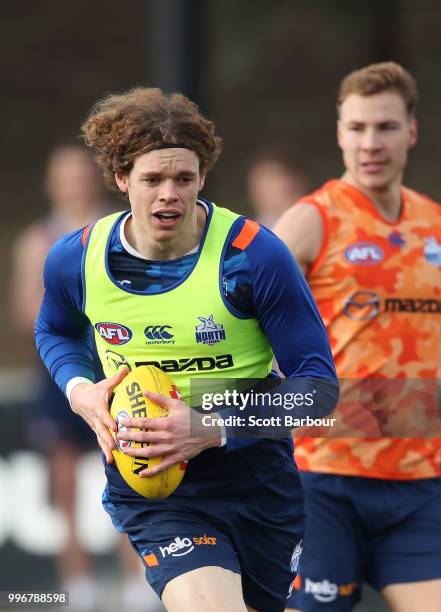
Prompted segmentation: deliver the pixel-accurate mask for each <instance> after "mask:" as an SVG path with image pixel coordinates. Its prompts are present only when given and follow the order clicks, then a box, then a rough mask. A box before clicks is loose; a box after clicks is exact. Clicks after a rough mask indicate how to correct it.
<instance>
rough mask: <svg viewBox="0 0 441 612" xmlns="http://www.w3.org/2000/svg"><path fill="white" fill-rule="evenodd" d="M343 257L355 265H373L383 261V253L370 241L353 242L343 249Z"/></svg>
mask: <svg viewBox="0 0 441 612" xmlns="http://www.w3.org/2000/svg"><path fill="white" fill-rule="evenodd" d="M345 259H346V261H348V262H349V263H351V264H354V265H356V266H373V265H375V264H378V263H380V261H383V259H384V253H383V249H381V248H380V247H379V246H378V245H376V244H373V243H372V242H355V243H354V244H351V246H349V247H348V248H347V249H346V250H345Z"/></svg>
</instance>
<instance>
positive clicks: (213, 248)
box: [84, 205, 273, 405]
mask: <svg viewBox="0 0 441 612" xmlns="http://www.w3.org/2000/svg"><path fill="white" fill-rule="evenodd" d="M120 216H121V213H117V214H114V215H109V216H107V217H104V218H103V219H100V220H99V221H98V222H97V223H96V224H95V225H94V227H93V229H92V231H91V233H90V236H89V240H88V244H87V246H86V253H85V261H84V284H85V287H84V289H85V313H86V316H87V317H88V318H89V320H90V322H91V324H92V325H93V327H94V330H95V340H96V344H97V348H98V354H99V357H100V360H101V363H102V365H103V369H104V373H105V375H106V376H107V377H109V376H112V375H113V374H114V373H115V372H116V371H117V369H118V367H120V366H121V365H122V364H127V365H129V367H134V366H137V365H141V364H152V365H156V366H157V367H160V368H161V369H162V370H164V371H166V372H168V373H169V374H170V376H171V377H172V378H173V380H174V381H175V383H176V385H177V386H178V388H179V389H180V391H181V394H182V396H183V398H184V400H185V401H186V403H187V404H189V405H192V398H191V397H190V378H195V377H197V378H198V379H200V378H201V377H202V378H206V379H214V378H227V379H228V378H265V377H266V376H267V375H268V373H269V372H270V371H271V363H272V358H273V354H272V351H271V348H270V346H269V344H268V341H267V339H266V337H265V336H264V334H263V333H262V331H261V329H260V327H259V324H258V322H257V320H256V319H254V318H250V319H243V318H238V317H236V316H235V315H233V314H232V313H231V312H230V311H229V310H228V308H227V307H226V306H225V303H224V301H223V299H222V295H221V290H220V287H219V284H221V283H222V278H221V275H220V265H221V254H222V250H223V248H224V245H225V241H226V239H227V236H228V234H229V231H230V229H231V227H232V225H233V223H234V222H235V221H236V219H237V218H238V215H236V214H235V213H233V212H231V211H229V210H227V209H224V208H218V207H217V206H215V205H213V215H212V217H211V220H210V221H209V227H208V231H207V233H206V236H205V240H204V241H203V244H202V245H201V248H200V252H199V258H198V260H197V263H196V265H195V266H194V268H193V269H192V271H191V273H190V275H189V276H187V277H186V278H185V279H184V280H183V282H181V283H180V284H179V285H177V286H175V287H174V288H173V287H172V288H171V289H166V290H165V291H163V292H158V293H157V294H155V295H142V294H140V293H138V292H135V291H130V290H128V289H127V288H125V287H124V286H122V285H120V284H118V283H117V282H116V281H115V280H113V279H112V277H111V276H110V275H109V271H108V267H107V259H108V242H109V236H110V234H111V231H112V228H113V227H114V225H115V224H116V223H117V221H118V219H119V218H120ZM207 383H208V380H207ZM193 395H194V394H193ZM193 399H194V401H196V400H195V398H193ZM193 405H194V402H193Z"/></svg>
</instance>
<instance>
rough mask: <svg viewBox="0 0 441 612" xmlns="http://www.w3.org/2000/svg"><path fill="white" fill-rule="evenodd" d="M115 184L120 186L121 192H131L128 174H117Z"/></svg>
mask: <svg viewBox="0 0 441 612" xmlns="http://www.w3.org/2000/svg"><path fill="white" fill-rule="evenodd" d="M115 182H116V184H117V185H118V188H119V189H120V191H122V192H123V193H127V192H128V191H129V185H128V183H127V174H122V173H121V172H115Z"/></svg>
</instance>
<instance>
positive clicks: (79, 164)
mask: <svg viewBox="0 0 441 612" xmlns="http://www.w3.org/2000/svg"><path fill="white" fill-rule="evenodd" d="M44 191H45V193H46V196H47V199H48V202H49V205H50V209H49V211H48V213H47V215H46V216H45V217H44V218H42V219H40V220H38V221H36V222H34V223H32V224H31V225H30V226H29V227H27V228H26V229H25V230H24V231H23V232H22V233H21V234H20V235H19V236H18V238H17V239H16V241H15V244H14V247H13V255H12V267H13V273H12V287H11V291H12V311H13V316H14V319H15V324H16V327H17V330H18V331H19V332H20V333H21V334H24V335H26V336H29V337H32V336H33V332H34V325H35V319H36V317H37V314H38V310H39V308H40V304H41V300H42V297H43V289H44V288H43V266H44V261H45V259H46V256H47V253H48V251H49V249H50V247H51V246H52V245H53V244H54V243H55V242H56V241H57V240H58V239H59V238H60V237H61V236H63V235H64V234H67V233H69V232H72V231H74V230H76V229H78V228H81V227H84V226H86V225H89V224H90V223H92V222H93V221H95V220H96V219H97V218H99V217H100V216H102V215H104V214H106V213H107V212H108V211H109V204H108V203H107V202H106V200H105V195H104V190H103V184H102V180H101V177H100V174H99V172H98V168H97V166H96V165H95V162H94V161H93V158H92V156H91V154H90V153H89V151H88V150H87V149H86V148H85V147H82V146H80V145H63V146H59V147H57V148H56V149H54V150H53V152H52V153H51V155H50V157H49V160H48V165H47V171H46V177H45V181H44ZM97 367H99V366H97ZM98 371H99V370H98ZM28 435H29V437H30V438H31V443H32V445H33V446H34V447H37V448H38V449H39V450H40V451H43V452H44V453H45V454H46V455H47V457H48V461H49V466H50V471H51V493H52V499H53V503H54V504H55V506H56V507H58V508H59V509H60V510H61V511H62V513H63V514H64V516H65V518H66V522H67V525H68V539H67V541H66V545H65V548H64V550H63V552H62V553H61V555H60V557H59V559H58V566H59V575H60V582H61V586H62V588H63V589H64V590H67V591H69V592H70V606H71V608H72V609H73V610H75V611H78V612H80V611H82V612H88V611H91V610H95V609H97V607H98V605H99V595H100V594H99V592H98V587H97V584H96V582H95V579H94V578H93V573H92V569H93V568H92V560H91V557H90V555H89V553H88V552H87V551H86V550H85V549H84V547H83V546H82V545H81V543H80V542H79V540H78V536H77V532H76V526H75V525H76V506H75V501H76V482H75V479H76V470H77V467H78V463H79V460H80V459H81V456H82V455H83V454H84V453H85V452H87V451H93V450H96V449H97V441H96V437H95V436H94V435H93V432H92V431H91V430H90V428H89V427H88V426H87V425H86V424H85V423H84V421H83V420H82V419H80V418H78V417H77V415H75V414H74V413H73V412H72V410H71V408H70V406H69V404H68V402H67V401H66V398H65V396H64V395H63V394H62V393H61V391H60V390H59V389H58V387H57V386H56V385H55V384H54V382H53V381H52V379H51V378H50V376H49V374H48V373H47V370H46V369H45V368H39V381H38V388H37V391H36V395H35V399H34V401H33V415H32V418H31V424H30V427H29V431H28ZM118 543H119V555H120V559H121V563H122V566H123V570H124V574H125V576H126V579H125V582H124V586H123V600H124V603H125V605H127V606H130V608H131V609H136V610H138V609H146V608H145V606H144V607H143V608H139V605H138V607H136V605H137V602H139V601H140V599H139V597H138V595H139V591H140V589H142V592H143V599H144V600H145V585H144V581H143V579H142V566H141V564H140V562H139V561H138V559H137V557H136V555H135V554H134V552H133V550H132V549H131V547H130V545H129V542H128V540H127V538H121V540H118ZM152 595H153V593H152ZM153 597H155V599H156V596H154V595H153ZM141 601H142V600H141ZM152 609H153V608H152Z"/></svg>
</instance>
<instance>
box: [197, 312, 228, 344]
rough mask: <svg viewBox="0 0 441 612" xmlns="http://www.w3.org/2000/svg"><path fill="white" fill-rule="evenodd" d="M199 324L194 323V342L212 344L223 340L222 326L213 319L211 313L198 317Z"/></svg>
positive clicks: (223, 331) (224, 337)
mask: <svg viewBox="0 0 441 612" xmlns="http://www.w3.org/2000/svg"><path fill="white" fill-rule="evenodd" d="M198 319H199V321H201V324H200V325H196V333H195V336H196V342H198V343H199V342H202V344H208V345H209V346H213V344H217V343H218V342H220V341H221V340H225V339H226V336H225V330H224V326H223V325H220V324H218V323H215V322H214V321H213V315H210V316H209V317H198Z"/></svg>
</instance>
